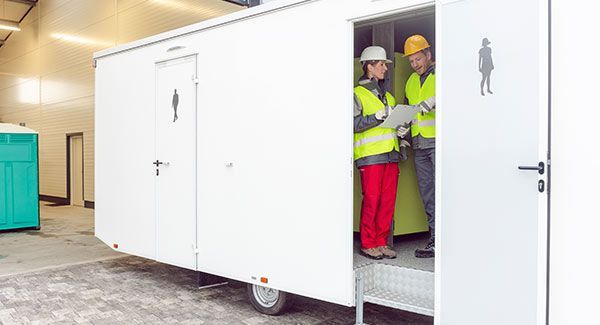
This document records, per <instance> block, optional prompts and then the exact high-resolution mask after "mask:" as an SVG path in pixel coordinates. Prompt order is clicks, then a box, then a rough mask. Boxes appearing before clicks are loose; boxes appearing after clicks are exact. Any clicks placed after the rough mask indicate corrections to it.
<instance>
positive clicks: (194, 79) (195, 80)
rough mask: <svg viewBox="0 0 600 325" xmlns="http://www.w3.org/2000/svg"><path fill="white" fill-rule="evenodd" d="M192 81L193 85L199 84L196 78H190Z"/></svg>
mask: <svg viewBox="0 0 600 325" xmlns="http://www.w3.org/2000/svg"><path fill="white" fill-rule="evenodd" d="M192 81H193V82H194V84H195V85H197V84H198V83H200V80H199V79H198V78H196V77H193V78H192Z"/></svg>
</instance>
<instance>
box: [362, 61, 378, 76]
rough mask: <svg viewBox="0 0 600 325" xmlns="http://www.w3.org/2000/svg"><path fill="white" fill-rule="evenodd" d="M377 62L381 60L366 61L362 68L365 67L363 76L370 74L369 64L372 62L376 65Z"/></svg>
mask: <svg viewBox="0 0 600 325" xmlns="http://www.w3.org/2000/svg"><path fill="white" fill-rule="evenodd" d="M377 62H379V60H371V61H365V62H364V63H363V66H362V69H363V76H366V75H367V74H368V73H367V72H369V70H368V69H367V65H369V64H370V65H375V64H377Z"/></svg>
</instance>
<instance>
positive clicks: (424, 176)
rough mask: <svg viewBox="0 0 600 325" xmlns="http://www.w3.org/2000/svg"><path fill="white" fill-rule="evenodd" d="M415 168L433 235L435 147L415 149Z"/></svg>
mask: <svg viewBox="0 0 600 325" xmlns="http://www.w3.org/2000/svg"><path fill="white" fill-rule="evenodd" d="M414 153H415V169H416V171H417V179H418V181H419V193H420V194H421V199H422V200H423V206H424V207H425V213H426V214H427V222H428V223H429V231H430V235H431V237H432V238H433V237H434V236H435V148H431V149H415V150H414Z"/></svg>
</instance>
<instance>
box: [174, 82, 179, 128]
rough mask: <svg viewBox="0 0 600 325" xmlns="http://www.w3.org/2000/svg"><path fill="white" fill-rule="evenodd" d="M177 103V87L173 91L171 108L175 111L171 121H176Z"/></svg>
mask: <svg viewBox="0 0 600 325" xmlns="http://www.w3.org/2000/svg"><path fill="white" fill-rule="evenodd" d="M177 105H179V95H178V94H177V89H175V92H174V93H173V110H174V111H175V116H174V117H173V122H175V121H177V119H178V117H177Z"/></svg>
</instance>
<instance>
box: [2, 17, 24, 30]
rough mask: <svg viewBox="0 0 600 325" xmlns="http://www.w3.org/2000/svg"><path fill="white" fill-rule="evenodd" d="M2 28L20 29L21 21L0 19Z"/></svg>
mask: <svg viewBox="0 0 600 325" xmlns="http://www.w3.org/2000/svg"><path fill="white" fill-rule="evenodd" d="M0 29H4V30H12V31H17V32H18V31H20V30H21V28H19V23H17V22H15V21H11V20H5V19H0Z"/></svg>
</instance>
